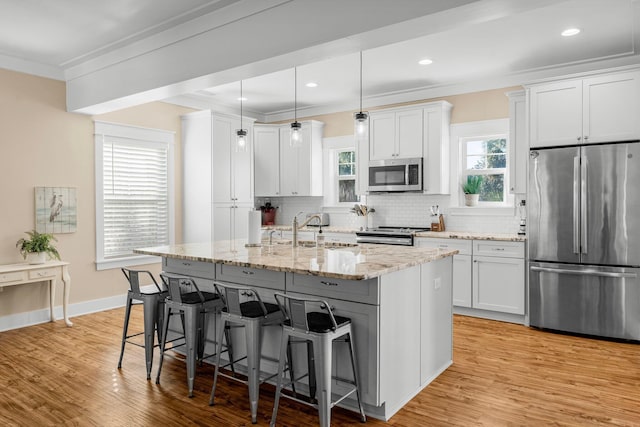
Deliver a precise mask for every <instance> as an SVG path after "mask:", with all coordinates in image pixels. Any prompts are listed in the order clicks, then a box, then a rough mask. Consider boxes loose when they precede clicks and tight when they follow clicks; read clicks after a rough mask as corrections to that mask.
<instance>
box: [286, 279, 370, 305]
mask: <svg viewBox="0 0 640 427" xmlns="http://www.w3.org/2000/svg"><path fill="white" fill-rule="evenodd" d="M287 278H288V280H287V292H300V293H303V294H308V295H314V296H317V297H320V298H324V297H329V298H337V299H341V300H345V301H354V302H361V303H366V304H380V292H379V286H378V279H369V280H344V279H334V278H332V277H319V276H310V275H306V274H295V273H294V274H290V275H289V276H287Z"/></svg>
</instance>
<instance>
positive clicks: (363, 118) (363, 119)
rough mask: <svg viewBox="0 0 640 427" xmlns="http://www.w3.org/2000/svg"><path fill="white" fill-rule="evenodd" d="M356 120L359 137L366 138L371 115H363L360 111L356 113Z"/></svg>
mask: <svg viewBox="0 0 640 427" xmlns="http://www.w3.org/2000/svg"><path fill="white" fill-rule="evenodd" d="M354 118H355V125H356V128H355V131H356V135H357V136H364V135H366V134H367V130H368V129H367V127H368V123H367V119H368V118H369V115H368V114H367V113H363V112H362V111H360V112H359V113H356V114H355V115H354Z"/></svg>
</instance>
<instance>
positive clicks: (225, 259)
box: [134, 240, 458, 280]
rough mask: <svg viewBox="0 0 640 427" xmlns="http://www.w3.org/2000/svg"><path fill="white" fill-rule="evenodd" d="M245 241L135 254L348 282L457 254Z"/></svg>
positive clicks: (412, 248)
mask: <svg viewBox="0 0 640 427" xmlns="http://www.w3.org/2000/svg"><path fill="white" fill-rule="evenodd" d="M245 243H246V240H223V241H217V242H208V243H189V244H182V245H167V246H155V247H149V248H140V249H135V250H134V252H135V253H138V254H144V255H155V256H161V257H167V258H175V259H182V260H187V261H200V262H211V263H222V264H228V265H235V266H239V267H252V268H261V269H266V270H274V271H284V272H292V273H300V274H310V275H315V276H324V277H333V278H337V279H347V280H366V279H371V278H374V277H379V276H382V275H384V274H387V273H391V272H394V271H398V270H402V269H405V268H408V267H412V266H414V265H419V264H424V263H428V262H432V261H436V260H439V259H442V258H446V257H449V256H453V255H455V254H457V253H458V251H457V250H451V249H446V250H445V249H430V248H420V247H416V246H392V245H374V244H359V245H357V246H343V245H340V244H332V245H329V244H327V247H325V248H324V249H319V248H315V247H304V246H298V247H296V248H293V247H292V246H291V245H290V244H282V243H280V244H274V245H271V246H269V245H263V246H259V247H246V246H245Z"/></svg>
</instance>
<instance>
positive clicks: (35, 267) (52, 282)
mask: <svg viewBox="0 0 640 427" xmlns="http://www.w3.org/2000/svg"><path fill="white" fill-rule="evenodd" d="M60 279H61V280H62V282H63V283H64V298H63V299H62V312H63V314H64V322H65V323H66V324H67V326H72V325H73V323H71V321H70V320H69V315H68V312H67V306H68V305H69V292H70V290H71V277H70V276H69V263H68V262H64V261H49V262H46V263H44V264H27V263H21V264H6V265H0V291H2V289H3V288H4V287H5V286H14V285H23V284H26V283H36V282H49V308H50V310H51V321H52V322H55V320H56V319H55V317H54V315H53V304H54V299H55V296H56V282H57V281H58V280H60Z"/></svg>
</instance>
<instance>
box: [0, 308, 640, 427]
mask: <svg viewBox="0 0 640 427" xmlns="http://www.w3.org/2000/svg"><path fill="white" fill-rule="evenodd" d="M139 308H140V307H138V308H136V309H135V312H134V314H133V316H132V325H133V326H136V325H138V326H139V325H141V311H140V310H138V309H139ZM123 315H124V310H123V309H118V310H111V311H106V312H102V313H95V314H90V315H86V316H80V317H76V318H74V319H73V322H74V326H73V327H72V328H67V327H66V326H65V325H64V323H63V322H61V321H58V322H56V323H46V324H42V325H37V326H32V327H28V328H23V329H18V330H13V331H7V332H2V333H0V425H2V426H13V425H19V426H45V425H79V426H85V425H89V426H147V425H154V426H155V425H166V426H178V425H214V426H245V425H247V426H248V425H251V422H250V417H249V409H248V405H247V391H246V387H245V386H243V385H242V384H237V383H234V382H229V381H227V380H225V379H221V380H220V381H221V382H220V386H219V389H218V392H219V394H218V393H216V394H217V395H216V401H217V404H216V406H215V407H210V406H208V399H209V391H210V387H211V383H212V376H213V370H212V369H211V367H209V366H205V367H204V368H202V369H200V370H199V371H198V375H197V377H196V389H195V397H194V398H192V399H189V398H188V397H187V391H186V379H185V365H184V363H183V362H181V361H179V360H175V359H171V358H168V359H165V366H164V367H163V375H162V384H161V385H156V384H155V382H154V381H153V380H151V381H147V380H146V379H145V378H146V376H145V368H144V353H143V350H142V349H141V348H137V347H135V346H128V347H127V350H126V352H125V358H124V362H123V368H122V370H118V369H117V368H116V365H117V362H118V355H119V342H120V333H121V328H122V318H123ZM156 361H157V359H156ZM156 367H157V363H156V366H154V370H153V374H154V375H155V372H156ZM272 405H273V387H271V386H269V385H266V386H263V387H262V389H261V398H260V407H259V414H258V425H263V426H266V425H268V424H269V419H270V416H271V410H272ZM278 420H279V423H278V425H284V426H312V425H317V414H316V412H315V411H314V410H312V409H310V408H307V407H305V406H303V405H299V404H296V403H295V402H291V401H288V400H286V399H285V400H283V401H282V402H281V407H280V412H279V417H278ZM332 421H333V423H332V425H335V426H343V425H360V423H359V422H358V417H357V415H356V414H354V413H352V412H349V411H346V410H343V409H340V408H335V409H334V410H333V412H332ZM367 424H368V425H370V426H383V425H390V426H452V425H456V426H473V425H485V426H502V425H530V426H542V425H579V426H583V425H628V426H632V425H636V426H637V425H640V345H638V344H630V343H616V342H608V341H602V340H593V339H587V338H579V337H572V336H566V335H559V334H552V333H547V332H541V331H537V330H534V329H529V328H526V327H523V326H519V325H513V324H508V323H501V322H494V321H489V320H481V319H474V318H470V317H463V316H456V317H455V320H454V364H453V365H452V366H451V367H450V368H449V369H448V370H447V371H446V372H444V373H443V374H442V375H441V376H440V377H438V378H437V379H436V380H435V381H434V382H433V383H432V384H431V385H430V386H429V387H427V388H426V389H425V390H423V391H422V392H421V393H420V394H419V395H418V396H417V397H415V398H414V399H413V400H412V401H411V402H410V403H409V404H407V405H406V406H405V407H404V408H403V409H402V410H401V411H400V412H399V413H398V414H396V415H395V416H394V417H393V418H392V419H391V420H390V421H389V422H388V423H387V424H385V423H383V422H381V421H378V420H374V419H369V420H368V423H367Z"/></svg>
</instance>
